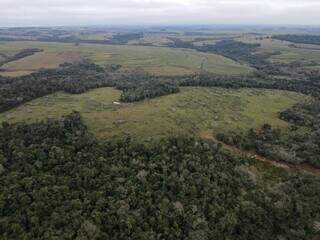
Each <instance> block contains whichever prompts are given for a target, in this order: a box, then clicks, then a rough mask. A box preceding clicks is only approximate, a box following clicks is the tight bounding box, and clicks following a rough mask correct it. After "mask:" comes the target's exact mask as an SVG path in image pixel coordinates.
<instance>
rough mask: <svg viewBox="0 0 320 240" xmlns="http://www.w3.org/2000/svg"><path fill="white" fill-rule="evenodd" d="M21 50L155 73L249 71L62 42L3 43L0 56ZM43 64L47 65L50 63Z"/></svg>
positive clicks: (217, 61)
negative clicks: (69, 55)
mask: <svg viewBox="0 0 320 240" xmlns="http://www.w3.org/2000/svg"><path fill="white" fill-rule="evenodd" d="M24 48H41V49H44V51H45V54H49V55H47V57H48V58H50V54H61V53H63V54H66V55H68V54H79V55H80V56H81V57H83V58H87V59H91V60H92V61H94V62H95V63H97V64H101V65H104V64H110V63H116V64H121V65H124V66H126V67H130V68H137V67H140V68H143V69H144V70H146V71H148V72H151V73H155V74H159V73H162V74H166V75H177V74H189V73H190V72H195V71H199V70H200V68H201V67H202V69H203V70H206V71H209V72H212V73H217V74H230V75H235V74H246V73H248V72H250V71H252V69H251V68H250V67H248V66H246V65H241V64H239V63H236V62H235V61H233V60H231V59H228V58H225V57H222V56H219V55H215V54H206V53H199V52H196V51H193V50H185V49H171V48H165V47H146V46H130V45H123V46H119V45H97V44H80V45H79V46H75V45H74V44H65V43H44V42H5V43H3V44H0V53H6V54H10V53H13V52H17V51H18V50H20V49H24ZM46 61H49V62H50V60H46ZM30 65H32V63H30ZM30 67H32V66H30ZM17 71H19V69H17Z"/></svg>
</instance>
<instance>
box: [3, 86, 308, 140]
mask: <svg viewBox="0 0 320 240" xmlns="http://www.w3.org/2000/svg"><path fill="white" fill-rule="evenodd" d="M119 96H120V92H119V91H117V90H115V89H112V88H101V89H96V90H92V91H90V92H87V93H84V94H81V95H70V94H66V93H57V94H53V95H50V96H48V97H42V98H39V99H36V100H34V101H31V102H29V103H27V104H24V105H22V106H20V107H17V108H16V109H13V110H11V111H8V112H5V113H2V114H0V122H1V121H4V120H6V121H9V122H16V121H26V122H33V121H35V120H41V119H46V118H47V117H59V116H61V115H65V114H68V113H70V112H71V111H72V110H77V111H79V112H81V114H82V116H83V118H84V121H85V123H86V124H87V125H88V126H89V128H90V130H91V131H92V132H94V133H95V134H96V135H97V136H98V137H99V138H105V137H114V136H119V135H120V134H124V133H125V134H130V135H133V136H135V137H138V138H141V139H147V138H149V137H161V136H164V135H167V134H187V133H190V134H198V135H201V136H208V135H211V134H213V133H216V132H220V131H226V130H236V129H239V128H246V129H247V128H251V127H254V128H257V127H259V126H261V125H262V124H264V123H270V124H272V125H275V126H279V127H286V126H287V123H286V122H284V121H281V120H280V119H278V118H277V114H278V112H279V111H281V110H284V109H287V108H289V107H291V106H292V105H293V104H295V103H297V102H298V101H301V100H304V99H306V98H307V97H306V96H304V95H301V94H298V93H293V92H286V91H277V90H255V89H241V90H226V89H221V88H182V91H181V92H180V93H178V94H174V95H169V96H164V97H160V98H156V99H153V100H147V101H143V102H139V103H133V104H123V105H121V106H117V105H114V104H113V101H116V100H118V98H119Z"/></svg>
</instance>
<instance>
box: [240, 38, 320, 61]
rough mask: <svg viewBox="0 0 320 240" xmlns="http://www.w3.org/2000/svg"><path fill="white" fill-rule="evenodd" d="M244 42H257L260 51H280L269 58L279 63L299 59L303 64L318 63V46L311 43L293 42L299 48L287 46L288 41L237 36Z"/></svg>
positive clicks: (319, 57)
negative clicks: (259, 45)
mask: <svg viewBox="0 0 320 240" xmlns="http://www.w3.org/2000/svg"><path fill="white" fill-rule="evenodd" d="M237 40H240V41H242V42H245V43H259V44H261V47H260V48H259V51H260V52H274V51H280V52H281V54H279V55H274V56H272V57H271V58H270V60H271V61H272V62H275V63H277V62H280V63H292V62H295V61H299V62H301V63H303V64H310V63H311V62H314V63H315V64H318V65H320V46H317V45H311V44H295V45H296V46H298V47H299V48H293V47H289V45H290V44H293V43H290V42H286V41H279V40H275V39H263V40H260V39H258V40H257V39H255V37H249V36H244V37H242V38H239V39H237Z"/></svg>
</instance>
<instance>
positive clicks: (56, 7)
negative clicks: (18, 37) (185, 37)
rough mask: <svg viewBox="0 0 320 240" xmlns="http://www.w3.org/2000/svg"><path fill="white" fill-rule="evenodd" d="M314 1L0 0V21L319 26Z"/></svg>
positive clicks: (14, 23)
mask: <svg viewBox="0 0 320 240" xmlns="http://www.w3.org/2000/svg"><path fill="white" fill-rule="evenodd" d="M318 9H320V1H319V0H269V1H261V0H0V24H1V25H2V26H23V25H90V24H106V25H108V24H109V25H113V24H192V23H195V24H201V23H204V24H210V23H211V24H218V23H226V24H228V23H230V24H237V23H238V24H301V25H308V24H310V25H311V24H312V25H320V18H319V16H318V11H317V10H318Z"/></svg>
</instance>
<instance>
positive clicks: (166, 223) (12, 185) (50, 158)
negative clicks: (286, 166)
mask: <svg viewBox="0 0 320 240" xmlns="http://www.w3.org/2000/svg"><path fill="white" fill-rule="evenodd" d="M0 182H1V184H0V219H1V220H0V222H1V224H0V235H1V236H2V238H4V239H8V240H9V239H26V240H27V239H88V240H89V239H90V240H93V239H117V240H121V239H172V240H173V239H175V240H176V239H181V240H182V239H189V240H198V239H231V240H232V239H237V240H239V239H240V240H241V239H245V240H250V239H252V240H259V239H261V240H262V239H263V240H267V239H270V240H274V239H297V240H298V239H299V240H303V239H311V238H312V237H313V236H315V235H316V234H317V232H318V231H319V219H320V205H319V201H320V181H319V179H317V178H313V177H309V176H303V175H290V174H289V175H287V174H285V175H283V176H282V177H281V180H280V181H279V182H278V183H277V184H275V183H272V184H271V183H270V184H267V182H266V181H264V179H263V178H262V175H259V173H258V172H257V171H255V170H254V167H253V166H251V165H250V162H249V161H248V160H246V159H243V158H239V157H236V156H232V155H231V154H230V153H228V152H225V151H224V150H223V149H221V145H219V144H215V143H213V142H206V141H203V140H198V139H194V138H189V137H170V138H166V139H163V140H159V141H156V142H152V143H150V144H149V145H144V144H141V143H138V142H135V141H134V140H133V139H130V138H123V139H119V140H108V141H103V142H98V141H97V140H96V139H95V138H94V137H93V136H92V135H91V134H90V133H88V131H87V128H86V126H85V125H83V123H82V121H81V118H80V115H79V114H78V113H73V114H71V115H68V116H65V117H64V118H62V119H61V120H54V121H53V120H50V121H47V122H38V123H34V124H30V125H26V124H23V123H19V124H15V125H10V124H8V123H3V124H2V127H1V128H0Z"/></svg>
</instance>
